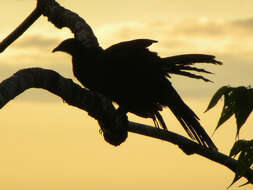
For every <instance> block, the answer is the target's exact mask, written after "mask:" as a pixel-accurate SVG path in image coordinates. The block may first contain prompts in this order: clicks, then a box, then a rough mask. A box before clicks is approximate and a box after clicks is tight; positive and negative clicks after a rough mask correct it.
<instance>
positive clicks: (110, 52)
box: [53, 38, 222, 150]
mask: <svg viewBox="0 0 253 190" xmlns="http://www.w3.org/2000/svg"><path fill="white" fill-rule="evenodd" d="M157 42H158V41H156V40H151V39H134V40H130V41H123V42H120V43H117V44H114V45H112V46H110V47H108V48H106V49H103V48H102V47H100V46H96V47H87V46H85V45H83V43H82V42H81V41H79V40H78V39H76V38H69V39H66V40H64V41H62V42H61V43H60V44H59V45H58V46H57V47H56V48H55V49H53V52H57V51H61V52H65V53H67V54H70V55H71V56H72V69H73V74H74V76H75V77H76V78H77V79H78V80H79V82H80V83H81V84H82V85H83V86H84V87H85V88H88V89H89V90H91V91H94V92H98V93H100V94H102V95H104V96H105V97H107V98H108V99H110V100H111V101H113V102H116V103H117V104H118V105H119V108H118V110H121V111H123V112H125V113H128V112H130V113H133V114H135V115H137V116H140V117H143V118H151V119H153V121H154V123H155V126H157V127H159V126H160V125H161V127H162V128H163V129H164V130H167V126H166V124H165V121H164V120H163V117H162V115H161V114H160V112H161V111H162V110H163V108H165V107H168V108H169V109H170V110H171V112H172V113H173V114H174V116H175V117H176V118H177V120H178V121H179V123H180V124H181V126H182V127H183V128H184V130H185V131H186V133H187V134H188V135H189V137H191V138H192V139H193V140H195V141H197V142H198V143H199V144H201V145H202V146H204V147H206V148H209V149H213V150H217V147H216V145H215V144H214V143H213V141H212V140H211V138H210V137H209V136H208V134H207V132H206V131H205V129H204V128H203V127H202V125H201V124H200V122H199V118H198V116H197V115H196V114H195V113H194V111H193V110H192V109H191V108H190V107H189V106H188V105H187V104H186V103H185V102H184V101H183V99H182V98H181V97H180V95H179V94H178V92H177V91H176V89H175V88H174V87H173V85H172V83H171V82H170V80H169V78H171V74H177V75H183V76H186V77H190V78H195V79H202V80H203V81H206V82H211V81H210V80H209V79H207V78H205V77H203V76H201V75H198V74H196V73H192V72H191V71H194V72H200V73H211V72H209V71H207V70H205V69H202V68H197V67H194V66H193V65H194V64H195V63H211V64H218V65H220V64H222V62H220V61H217V60H215V56H213V55H208V54H182V55H176V56H169V57H161V56H159V55H158V53H157V52H154V51H151V50H149V46H151V45H152V44H153V43H157Z"/></svg>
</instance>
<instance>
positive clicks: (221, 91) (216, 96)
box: [205, 86, 231, 112]
mask: <svg viewBox="0 0 253 190" xmlns="http://www.w3.org/2000/svg"><path fill="white" fill-rule="evenodd" d="M230 90H231V88H230V87H229V86H223V87H221V88H219V90H217V91H216V92H215V94H214V95H213V97H212V99H211V100H210V102H209V105H208V106H207V109H206V111H205V112H207V111H208V110H210V109H212V108H213V107H214V106H215V105H216V104H217V102H218V101H219V99H221V97H222V96H223V95H224V94H225V93H228V92H229V91H230Z"/></svg>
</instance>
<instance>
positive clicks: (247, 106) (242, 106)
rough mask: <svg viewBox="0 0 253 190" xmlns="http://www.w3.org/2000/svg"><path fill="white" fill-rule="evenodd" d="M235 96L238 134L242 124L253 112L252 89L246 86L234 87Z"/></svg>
mask: <svg viewBox="0 0 253 190" xmlns="http://www.w3.org/2000/svg"><path fill="white" fill-rule="evenodd" d="M233 96H234V101H235V105H234V112H235V118H236V125H237V132H236V136H238V135H239V131H240V129H241V127H242V125H243V124H244V123H245V122H246V120H247V118H248V117H249V115H250V113H251V112H252V108H253V106H252V105H253V103H252V102H253V99H252V98H251V94H250V89H247V88H245V87H238V88H236V89H234V91H233Z"/></svg>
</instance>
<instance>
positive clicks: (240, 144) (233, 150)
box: [229, 140, 247, 157]
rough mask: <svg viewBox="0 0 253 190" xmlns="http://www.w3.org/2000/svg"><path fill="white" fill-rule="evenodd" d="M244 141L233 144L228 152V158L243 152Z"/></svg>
mask: <svg viewBox="0 0 253 190" xmlns="http://www.w3.org/2000/svg"><path fill="white" fill-rule="evenodd" d="M246 142H247V141H245V140H238V141H236V142H235V143H234V145H233V147H232V148H231V150H230V153H229V156H230V157H235V156H236V155H237V154H238V153H239V152H240V151H241V150H245V149H246V148H245V145H246Z"/></svg>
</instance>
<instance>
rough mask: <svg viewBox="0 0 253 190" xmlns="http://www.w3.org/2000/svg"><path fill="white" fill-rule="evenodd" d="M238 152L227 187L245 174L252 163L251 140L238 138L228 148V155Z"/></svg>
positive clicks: (252, 142)
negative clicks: (231, 178)
mask: <svg viewBox="0 0 253 190" xmlns="http://www.w3.org/2000/svg"><path fill="white" fill-rule="evenodd" d="M239 152H241V153H240V155H239V158H238V165H237V168H236V173H235V177H234V179H233V181H232V183H231V184H230V185H229V187H231V186H232V185H233V184H234V183H235V182H236V181H238V180H239V179H240V178H241V177H242V176H243V175H245V174H246V172H247V171H248V169H249V168H250V166H251V165H252V164H253V140H251V141H246V140H239V141H237V142H235V144H234V145H233V147H232V149H231V150H230V156H236V155H237V154H238V153H239ZM246 184H248V183H246ZM246 184H243V185H246ZM229 187H228V188H229Z"/></svg>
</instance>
